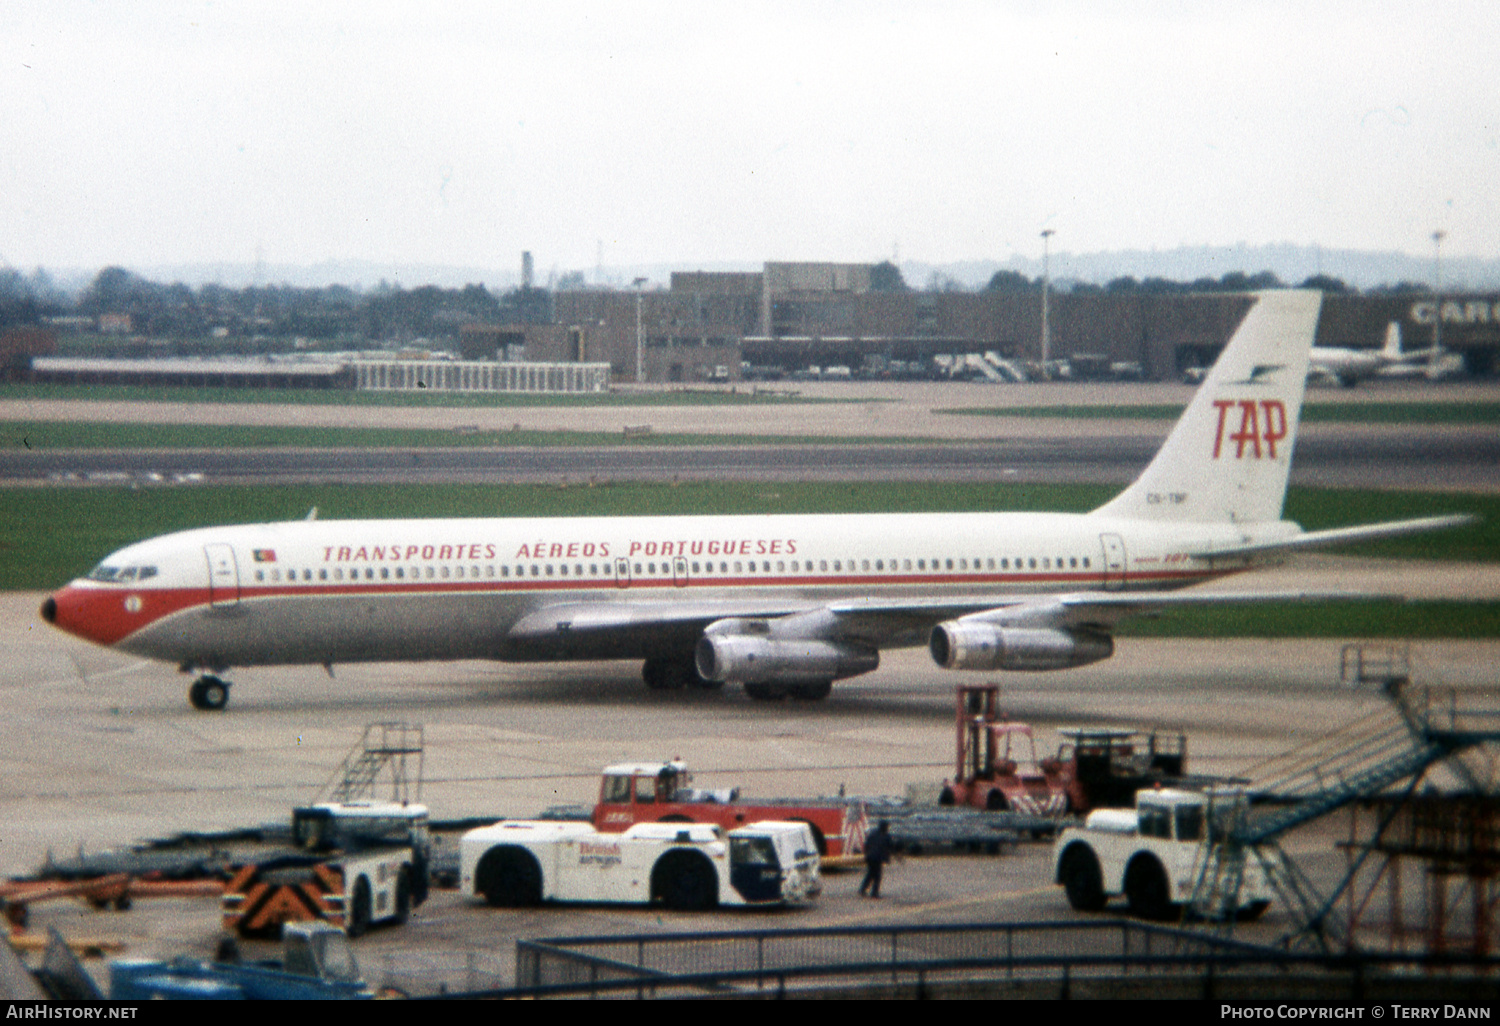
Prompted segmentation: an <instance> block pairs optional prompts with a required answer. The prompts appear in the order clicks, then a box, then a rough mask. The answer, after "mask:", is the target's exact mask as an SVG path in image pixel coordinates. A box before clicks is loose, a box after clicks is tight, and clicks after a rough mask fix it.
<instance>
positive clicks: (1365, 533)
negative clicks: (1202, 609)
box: [1191, 513, 1479, 559]
mask: <svg viewBox="0 0 1500 1026" xmlns="http://www.w3.org/2000/svg"><path fill="white" fill-rule="evenodd" d="M1478 519H1479V518H1478V517H1476V516H1474V515H1473V514H1470V513H1454V514H1450V515H1448V516H1441V517H1417V518H1415V519H1413V520H1390V521H1387V522H1386V523H1383V524H1365V525H1363V526H1360V527H1335V528H1332V529H1330V530H1327V531H1305V532H1303V533H1302V534H1299V535H1296V536H1295V537H1292V538H1287V539H1284V540H1280V541H1268V542H1258V543H1255V544H1252V545H1237V546H1234V547H1233V548H1223V549H1218V548H1216V549H1203V550H1201V551H1199V552H1194V553H1192V554H1191V555H1192V556H1193V557H1194V558H1196V559H1214V558H1221V557H1235V556H1258V555H1264V554H1266V553H1271V552H1293V551H1297V550H1300V549H1325V548H1330V547H1332V546H1334V545H1349V544H1352V543H1353V542H1366V541H1378V540H1380V539H1382V538H1399V537H1401V536H1402V535H1407V534H1421V533H1422V532H1424V531H1443V530H1447V529H1448V528H1450V527H1465V526H1467V525H1469V524H1472V523H1474V522H1475V521H1477V520H1478Z"/></svg>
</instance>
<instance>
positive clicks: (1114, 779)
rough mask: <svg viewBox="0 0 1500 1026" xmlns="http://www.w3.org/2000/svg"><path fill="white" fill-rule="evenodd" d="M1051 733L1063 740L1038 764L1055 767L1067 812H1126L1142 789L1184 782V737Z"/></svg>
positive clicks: (1114, 731)
mask: <svg viewBox="0 0 1500 1026" xmlns="http://www.w3.org/2000/svg"><path fill="white" fill-rule="evenodd" d="M1057 733H1059V734H1061V735H1062V736H1063V738H1065V739H1066V740H1064V742H1063V744H1062V746H1061V747H1060V748H1059V749H1058V750H1057V756H1056V758H1055V759H1054V760H1044V763H1043V764H1044V765H1047V764H1049V763H1053V762H1055V763H1056V764H1058V765H1059V766H1061V773H1062V774H1063V777H1064V778H1065V779H1066V781H1067V783H1066V787H1067V792H1068V811H1069V812H1077V813H1084V812H1088V811H1090V810H1092V809H1121V808H1130V807H1132V806H1133V805H1134V803H1135V796H1136V792H1138V791H1140V790H1141V789H1143V788H1149V787H1167V786H1172V785H1176V784H1181V783H1183V782H1184V781H1187V780H1188V779H1189V778H1188V776H1187V736H1186V735H1185V734H1181V733H1175V734H1174V733H1171V732H1169V731H1155V730H1150V731H1148V730H1137V729H1135V728H1134V727H1059V728H1058V730H1057ZM1200 782H1201V783H1203V784H1205V785H1208V784H1211V783H1213V781H1209V780H1207V779H1203V780H1201V781H1200Z"/></svg>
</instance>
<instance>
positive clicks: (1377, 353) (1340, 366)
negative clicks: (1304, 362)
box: [1307, 321, 1441, 388]
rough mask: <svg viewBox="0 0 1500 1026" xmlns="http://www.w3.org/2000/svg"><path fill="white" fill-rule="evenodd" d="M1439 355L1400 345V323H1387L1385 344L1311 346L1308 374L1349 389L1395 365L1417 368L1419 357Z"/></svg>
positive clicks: (1310, 376) (1434, 352) (1436, 352)
mask: <svg viewBox="0 0 1500 1026" xmlns="http://www.w3.org/2000/svg"><path fill="white" fill-rule="evenodd" d="M1435 355H1441V353H1440V351H1439V350H1437V349H1413V350H1411V351H1409V352H1405V351H1403V350H1402V348H1401V325H1400V324H1399V323H1397V322H1396V321H1392V322H1391V323H1390V324H1388V325H1386V330H1385V345H1383V346H1381V347H1380V348H1379V349H1345V348H1341V347H1338V346H1313V347H1312V351H1311V353H1310V354H1309V356H1308V368H1307V373H1308V377H1309V378H1311V379H1313V380H1315V381H1325V382H1328V383H1330V384H1339V385H1343V386H1344V387H1346V388H1352V387H1353V386H1355V385H1357V384H1359V383H1360V382H1361V381H1363V380H1365V379H1366V378H1373V377H1374V376H1375V375H1377V374H1380V373H1381V372H1383V371H1387V370H1390V369H1391V368H1396V367H1416V366H1417V361H1418V360H1429V361H1430V360H1431V358H1432V357H1433V356H1435Z"/></svg>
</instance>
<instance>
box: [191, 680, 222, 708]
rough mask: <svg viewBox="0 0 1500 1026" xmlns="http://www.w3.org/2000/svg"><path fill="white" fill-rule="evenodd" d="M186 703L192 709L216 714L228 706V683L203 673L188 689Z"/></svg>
mask: <svg viewBox="0 0 1500 1026" xmlns="http://www.w3.org/2000/svg"><path fill="white" fill-rule="evenodd" d="M188 701H189V702H191V703H193V708H194V709H204V710H208V711H213V712H217V711H218V710H220V709H222V708H224V706H226V705H228V704H229V682H228V681H227V680H220V679H219V678H218V677H215V676H214V675H213V674H211V673H205V674H204V675H203V676H201V677H199V678H198V679H197V680H195V681H193V686H192V687H190V688H188Z"/></svg>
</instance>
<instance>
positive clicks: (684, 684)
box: [641, 655, 724, 691]
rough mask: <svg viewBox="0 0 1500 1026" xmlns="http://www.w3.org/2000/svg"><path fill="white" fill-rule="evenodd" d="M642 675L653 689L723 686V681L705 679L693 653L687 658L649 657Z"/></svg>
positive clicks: (674, 689)
mask: <svg viewBox="0 0 1500 1026" xmlns="http://www.w3.org/2000/svg"><path fill="white" fill-rule="evenodd" d="M641 677H642V679H643V680H645V682H646V687H648V688H650V689H651V690H652V691H681V690H682V689H683V688H704V689H706V690H707V689H712V688H722V687H723V686H724V684H723V682H722V681H713V680H704V679H703V678H702V677H700V676H699V675H698V667H697V665H696V664H695V663H694V662H693V658H692V656H691V655H689V656H688V658H686V659H661V658H652V659H647V660H646V662H645V665H643V666H642V667H641Z"/></svg>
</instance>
